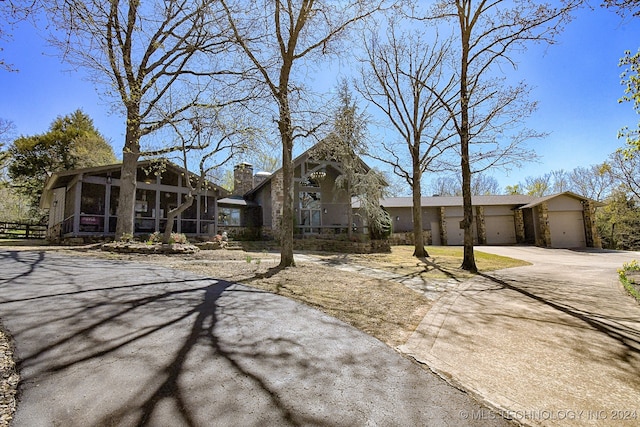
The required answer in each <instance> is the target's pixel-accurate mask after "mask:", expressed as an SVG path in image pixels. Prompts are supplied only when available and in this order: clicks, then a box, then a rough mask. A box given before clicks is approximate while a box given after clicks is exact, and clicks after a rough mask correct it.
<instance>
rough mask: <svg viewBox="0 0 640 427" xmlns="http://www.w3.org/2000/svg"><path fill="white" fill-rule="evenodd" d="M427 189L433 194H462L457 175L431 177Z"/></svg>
mask: <svg viewBox="0 0 640 427" xmlns="http://www.w3.org/2000/svg"><path fill="white" fill-rule="evenodd" d="M429 190H430V192H431V194H433V195H434V196H461V195H462V190H461V188H460V179H459V176H457V177H456V176H439V177H437V178H433V179H432V180H431V185H430V186H429Z"/></svg>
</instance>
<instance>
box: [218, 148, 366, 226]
mask: <svg viewBox="0 0 640 427" xmlns="http://www.w3.org/2000/svg"><path fill="white" fill-rule="evenodd" d="M316 147H318V146H317V145H316V146H314V147H312V148H310V149H309V150H307V151H305V152H304V153H303V154H301V155H299V156H298V157H296V158H295V159H294V160H293V169H294V172H293V202H294V221H295V223H294V234H295V235H296V236H298V237H303V236H309V235H312V236H318V235H322V236H325V237H328V236H335V235H344V234H347V233H348V231H349V227H350V224H352V223H353V219H352V216H353V211H352V205H351V194H350V191H349V190H348V189H342V188H339V187H338V186H336V179H337V178H338V177H339V176H340V175H342V174H343V173H344V171H343V167H342V164H341V162H339V161H337V160H335V159H331V158H326V157H327V156H319V155H317V154H316V153H317V152H316V151H315V149H316ZM358 161H359V162H360V165H361V166H362V170H365V171H367V170H369V167H368V166H367V165H366V164H365V163H364V162H362V161H361V160H360V159H358ZM234 172H235V173H234V177H235V183H236V186H238V185H240V188H241V191H240V192H239V193H238V194H236V197H239V196H240V195H241V196H242V199H244V200H245V201H246V203H248V204H250V205H249V206H250V207H252V214H251V215H247V218H250V220H249V221H250V223H248V224H247V225H250V226H254V227H259V228H260V230H261V234H262V236H263V237H265V238H271V237H275V236H277V235H278V233H279V231H280V226H281V223H280V221H281V218H282V209H283V204H284V192H283V185H282V184H283V172H282V169H279V170H277V171H275V172H274V173H265V172H259V173H257V174H255V175H253V169H252V167H251V165H248V164H243V165H241V166H240V167H236V170H235V171H234ZM220 203H228V199H227V200H224V199H223V200H220Z"/></svg>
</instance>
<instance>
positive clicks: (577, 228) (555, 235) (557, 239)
mask: <svg viewBox="0 0 640 427" xmlns="http://www.w3.org/2000/svg"><path fill="white" fill-rule="evenodd" d="M549 230H550V231H551V247H552V248H583V247H585V246H586V243H585V237H584V219H583V218H582V212H579V211H571V212H549Z"/></svg>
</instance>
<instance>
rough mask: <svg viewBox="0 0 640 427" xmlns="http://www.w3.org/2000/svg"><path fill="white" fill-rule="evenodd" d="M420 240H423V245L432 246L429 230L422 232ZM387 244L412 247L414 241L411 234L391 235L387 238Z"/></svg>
mask: <svg viewBox="0 0 640 427" xmlns="http://www.w3.org/2000/svg"><path fill="white" fill-rule="evenodd" d="M422 238H423V239H424V240H423V242H424V244H425V245H432V244H433V240H432V238H431V230H423V231H422ZM389 243H390V244H391V246H400V245H414V244H415V239H414V237H413V232H405V233H391V236H389Z"/></svg>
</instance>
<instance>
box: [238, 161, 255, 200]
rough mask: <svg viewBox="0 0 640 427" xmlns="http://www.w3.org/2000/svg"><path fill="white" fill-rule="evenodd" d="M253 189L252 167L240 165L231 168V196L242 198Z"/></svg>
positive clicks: (247, 164)
mask: <svg viewBox="0 0 640 427" xmlns="http://www.w3.org/2000/svg"><path fill="white" fill-rule="evenodd" d="M252 188H253V166H252V165H250V164H249V163H240V164H239V165H236V166H235V167H234V168H233V195H234V196H242V195H244V194H245V193H247V192H248V191H250V190H251V189H252Z"/></svg>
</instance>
